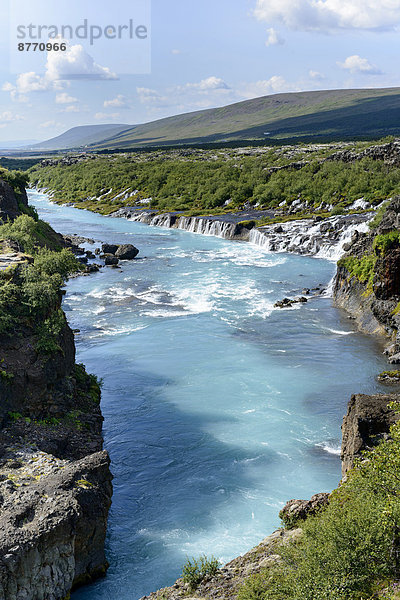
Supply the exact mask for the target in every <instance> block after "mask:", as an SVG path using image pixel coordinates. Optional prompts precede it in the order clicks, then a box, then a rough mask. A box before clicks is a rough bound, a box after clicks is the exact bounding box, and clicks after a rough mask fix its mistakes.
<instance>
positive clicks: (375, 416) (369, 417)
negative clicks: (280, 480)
mask: <svg viewBox="0 0 400 600" xmlns="http://www.w3.org/2000/svg"><path fill="white" fill-rule="evenodd" d="M399 401H400V394H388V395H383V394H377V395H373V396H367V395H362V394H358V395H355V396H352V398H351V400H350V402H349V404H348V411H347V414H346V415H345V416H344V418H343V425H342V451H341V458H342V472H343V475H344V476H346V473H347V472H348V471H349V470H350V469H351V468H353V466H354V463H355V460H356V459H359V458H360V457H361V456H362V452H363V451H365V450H368V449H371V448H373V447H374V446H376V445H377V444H378V443H379V442H380V441H381V440H383V439H388V437H389V435H390V433H389V430H390V426H391V425H392V424H393V423H395V422H396V420H397V418H398V416H397V415H396V414H395V413H394V411H393V410H391V409H390V408H389V407H388V403H389V402H399ZM329 499H330V494H328V493H320V494H315V495H314V496H313V497H312V498H311V500H289V502H288V503H287V504H286V506H285V507H284V508H283V509H282V510H281V512H280V517H281V519H282V521H283V524H284V527H282V528H281V529H279V530H277V531H275V532H274V533H273V534H272V535H269V536H268V537H266V538H265V539H264V540H262V541H261V542H260V543H259V544H258V545H257V546H255V547H254V548H252V549H251V550H250V551H249V552H247V553H246V554H244V555H243V556H239V557H238V558H235V559H233V560H232V561H230V562H229V563H228V564H226V565H224V566H222V567H221V568H220V569H218V571H217V572H216V573H215V574H213V575H212V576H205V577H204V578H203V579H202V580H201V581H200V583H199V584H198V585H197V586H196V588H195V589H193V588H192V587H191V585H190V583H188V582H187V581H185V579H184V578H180V579H178V580H177V581H176V582H175V583H174V584H173V585H172V586H170V587H166V588H163V589H161V590H158V591H157V592H154V593H152V594H150V595H149V596H144V597H143V598H141V600H180V599H183V598H186V599H189V600H194V599H196V600H217V599H218V600H236V599H237V598H238V595H239V597H240V590H241V588H242V587H243V585H244V584H245V583H246V581H248V579H249V578H251V577H254V576H257V575H262V578H263V580H268V578H269V577H270V575H272V574H273V573H274V571H275V570H276V569H277V568H279V566H280V565H282V564H283V559H282V553H283V554H284V552H285V548H286V547H288V546H289V545H291V544H298V543H301V542H302V537H303V529H302V526H303V524H304V521H305V520H306V519H307V518H308V517H312V516H313V515H316V514H318V513H320V512H321V511H323V510H324V508H325V507H327V506H328V504H329ZM256 597H257V598H258V597H261V596H254V598H256ZM285 597H286V596H285V595H282V598H285Z"/></svg>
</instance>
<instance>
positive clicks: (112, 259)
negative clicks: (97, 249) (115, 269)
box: [104, 255, 119, 266]
mask: <svg viewBox="0 0 400 600" xmlns="http://www.w3.org/2000/svg"><path fill="white" fill-rule="evenodd" d="M104 263H105V264H106V265H108V266H110V265H111V266H113V265H117V264H118V263H119V260H118V258H117V257H116V256H112V255H106V256H105V258H104Z"/></svg>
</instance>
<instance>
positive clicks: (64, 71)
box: [45, 44, 118, 81]
mask: <svg viewBox="0 0 400 600" xmlns="http://www.w3.org/2000/svg"><path fill="white" fill-rule="evenodd" d="M45 77H46V78H47V79H49V80H51V81H57V80H60V79H61V80H63V79H118V77H117V75H116V74H115V73H113V72H112V71H111V70H110V69H109V68H108V67H103V66H101V65H99V64H97V63H96V62H95V61H94V59H93V57H92V56H90V54H88V53H87V52H86V50H85V49H84V47H83V46H82V45H81V44H75V45H74V46H69V47H68V48H67V50H66V52H48V54H47V62H46V76H45Z"/></svg>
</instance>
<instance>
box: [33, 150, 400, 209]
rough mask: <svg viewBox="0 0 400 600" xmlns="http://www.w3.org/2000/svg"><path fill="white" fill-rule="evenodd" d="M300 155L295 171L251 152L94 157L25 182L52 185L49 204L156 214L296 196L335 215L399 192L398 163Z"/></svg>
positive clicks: (262, 204) (39, 170) (272, 156)
mask: <svg viewBox="0 0 400 600" xmlns="http://www.w3.org/2000/svg"><path fill="white" fill-rule="evenodd" d="M300 158H306V159H307V161H308V162H304V164H302V166H301V168H298V167H296V166H293V167H291V166H290V162H289V161H288V159H284V158H282V157H281V156H280V155H279V154H276V153H274V152H272V151H271V152H267V153H263V154H260V155H255V156H241V155H237V154H235V155H230V154H229V153H226V155H224V156H222V155H221V154H218V153H217V154H216V153H215V152H214V151H209V152H208V153H207V152H205V151H204V152H203V154H202V156H201V159H200V158H199V157H196V155H194V156H193V157H188V156H176V155H174V154H171V155H168V153H165V154H164V155H162V156H160V155H159V154H158V153H155V154H151V153H150V154H148V155H144V156H138V155H136V154H131V155H129V154H126V155H123V156H120V155H117V156H107V157H104V156H98V157H96V158H95V159H93V158H91V160H82V161H81V162H78V163H75V164H70V165H65V164H64V165H61V164H58V165H55V166H46V167H41V166H35V167H34V168H33V169H31V171H30V180H31V183H32V185H37V186H39V187H44V188H49V189H51V190H54V192H55V196H54V199H55V200H56V201H60V202H72V203H73V204H75V205H76V206H78V207H81V208H88V209H90V210H94V211H98V212H101V213H103V214H107V213H109V212H112V211H113V210H117V209H118V208H121V207H123V206H131V205H133V204H137V203H140V201H141V200H146V203H145V204H143V205H142V206H145V207H146V208H148V207H149V206H150V207H151V208H152V209H156V210H159V211H164V212H165V211H176V210H181V211H200V212H201V211H209V210H219V211H228V210H229V211H231V210H237V209H240V208H242V207H243V206H244V204H245V203H250V204H251V205H256V204H257V207H258V208H260V209H262V208H265V209H267V208H276V207H277V206H278V205H279V204H281V203H282V202H285V203H286V205H290V204H291V203H292V202H293V201H294V200H298V199H300V200H301V201H302V202H307V203H308V206H309V209H310V208H311V209H313V210H315V209H317V207H320V206H321V203H324V204H325V205H331V206H333V207H334V210H335V211H336V214H341V213H342V212H344V211H345V210H346V209H347V208H348V207H349V206H350V205H351V203H352V202H354V201H355V200H357V199H359V198H361V197H363V198H364V199H365V200H368V201H370V202H372V203H375V204H377V203H379V202H380V201H381V200H383V199H386V198H388V197H389V196H393V195H395V194H397V193H400V168H398V167H397V166H394V165H390V166H389V165H387V164H386V163H385V162H384V161H383V160H373V159H372V158H368V157H366V158H362V159H360V160H357V161H355V162H349V163H347V162H342V161H339V160H333V161H326V162H323V161H322V159H321V157H320V156H319V155H318V153H314V155H313V156H312V159H311V160H310V156H306V155H304V156H300ZM296 164H299V163H296ZM283 167H284V168H283ZM149 199H150V200H149ZM335 207H336V208H335Z"/></svg>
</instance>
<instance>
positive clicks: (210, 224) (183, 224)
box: [178, 217, 237, 240]
mask: <svg viewBox="0 0 400 600" xmlns="http://www.w3.org/2000/svg"><path fill="white" fill-rule="evenodd" d="M178 229H184V230H185V231H189V232H191V233H200V234H202V235H214V236H216V237H221V238H224V239H227V240H229V239H232V238H233V237H234V236H235V233H236V229H237V227H236V224H235V223H228V222H226V221H217V220H212V219H207V218H204V217H180V218H179V221H178Z"/></svg>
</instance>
